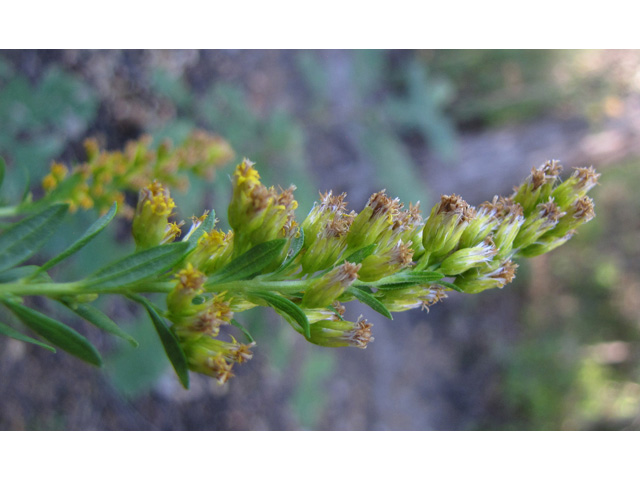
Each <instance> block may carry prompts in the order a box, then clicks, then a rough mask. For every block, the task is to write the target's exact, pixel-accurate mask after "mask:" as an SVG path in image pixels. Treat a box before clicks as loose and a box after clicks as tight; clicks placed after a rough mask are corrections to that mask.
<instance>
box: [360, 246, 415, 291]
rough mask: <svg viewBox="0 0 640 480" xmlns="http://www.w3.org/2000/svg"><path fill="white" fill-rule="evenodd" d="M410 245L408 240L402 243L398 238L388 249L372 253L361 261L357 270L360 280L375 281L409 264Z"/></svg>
mask: <svg viewBox="0 0 640 480" xmlns="http://www.w3.org/2000/svg"><path fill="white" fill-rule="evenodd" d="M410 247H411V242H410V241H409V243H408V244H404V243H402V240H398V243H397V244H396V245H394V246H393V247H391V248H390V249H387V250H386V251H383V252H380V251H377V252H374V253H372V254H371V255H369V256H368V257H366V258H365V259H364V260H363V261H362V267H361V268H360V271H359V272H358V276H359V278H360V280H362V281H364V282H375V281H376V280H380V279H381V278H382V277H386V276H388V275H391V274H392V273H395V272H397V271H399V270H402V269H403V268H405V267H407V266H409V265H411V260H412V259H413V250H412V249H411V248H410Z"/></svg>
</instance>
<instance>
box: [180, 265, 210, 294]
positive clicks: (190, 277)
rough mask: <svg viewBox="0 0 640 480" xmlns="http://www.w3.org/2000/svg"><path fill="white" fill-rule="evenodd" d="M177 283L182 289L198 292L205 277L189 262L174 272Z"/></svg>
mask: <svg viewBox="0 0 640 480" xmlns="http://www.w3.org/2000/svg"><path fill="white" fill-rule="evenodd" d="M176 279H177V280H178V284H179V285H180V286H181V288H182V290H184V291H188V292H199V291H200V289H201V288H202V285H203V284H204V282H205V281H206V280H207V277H206V276H205V275H204V274H203V273H202V272H201V271H199V270H198V269H196V268H194V267H193V265H191V264H190V263H189V264H187V266H186V268H183V269H182V270H180V271H179V272H178V273H177V274H176Z"/></svg>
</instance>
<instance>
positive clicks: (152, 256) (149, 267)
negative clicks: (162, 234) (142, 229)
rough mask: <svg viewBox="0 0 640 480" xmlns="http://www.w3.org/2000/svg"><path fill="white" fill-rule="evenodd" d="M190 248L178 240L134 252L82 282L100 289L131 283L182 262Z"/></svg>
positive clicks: (162, 271)
mask: <svg viewBox="0 0 640 480" xmlns="http://www.w3.org/2000/svg"><path fill="white" fill-rule="evenodd" d="M188 248H189V245H188V244H187V243H183V242H176V243H170V244H168V245H160V246H157V247H153V248H150V249H148V250H143V251H141V252H137V253H134V254H132V255H129V256H128V257H125V258H123V259H122V260H117V261H116V262H114V263H112V264H111V265H107V266H106V267H104V268H102V269H100V270H98V271H97V272H95V273H93V274H91V275H89V276H88V277H87V278H86V279H84V280H83V281H82V283H83V284H84V285H85V286H87V287H89V286H90V287H92V288H95V289H98V290H108V289H111V288H116V287H122V286H125V285H131V284H133V283H136V282H139V281H141V280H145V279H148V278H150V277H154V276H157V275H160V274H162V273H165V272H166V271H168V270H169V269H171V268H172V267H174V266H175V265H176V264H177V263H178V262H180V261H181V260H182V259H183V258H184V255H185V252H186V251H187V249H188Z"/></svg>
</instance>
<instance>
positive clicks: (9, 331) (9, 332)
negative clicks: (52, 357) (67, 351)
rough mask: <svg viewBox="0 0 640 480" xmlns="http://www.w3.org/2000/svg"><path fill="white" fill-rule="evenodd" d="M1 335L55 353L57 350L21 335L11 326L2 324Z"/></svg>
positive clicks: (0, 325) (0, 324) (0, 326)
mask: <svg viewBox="0 0 640 480" xmlns="http://www.w3.org/2000/svg"><path fill="white" fill-rule="evenodd" d="M0 335H5V336H7V337H11V338H15V339H16V340H20V341H22V342H28V343H33V344H34V345H38V346H39V347H42V348H46V349H47V350H49V351H51V352H53V353H55V352H56V349H55V348H53V347H52V346H50V345H47V344H46V343H42V342H39V341H38V340H36V339H34V338H31V337H29V336H27V335H25V334H23V333H20V332H19V331H18V330H16V329H14V328H12V327H10V326H9V325H5V324H4V323H2V322H0Z"/></svg>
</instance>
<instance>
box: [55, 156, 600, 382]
mask: <svg viewBox="0 0 640 480" xmlns="http://www.w3.org/2000/svg"><path fill="white" fill-rule="evenodd" d="M560 171H561V166H560V164H559V163H558V162H557V161H555V160H553V161H549V162H547V163H545V164H544V165H542V166H541V167H540V168H534V169H533V170H532V172H531V175H530V176H529V177H528V178H527V179H526V180H525V181H524V182H523V183H522V184H521V185H520V186H519V187H517V188H516V189H515V192H514V193H513V194H512V195H511V196H509V197H501V196H495V197H494V198H493V199H492V200H491V201H487V202H484V203H482V204H481V205H479V206H478V207H473V206H471V205H469V204H468V203H467V202H465V201H464V200H463V199H462V198H460V196H458V195H443V196H442V197H441V198H440V201H439V202H438V203H437V204H436V205H435V206H434V207H433V208H432V209H431V211H430V213H429V216H428V217H427V218H426V219H423V217H422V215H421V214H420V209H419V204H416V205H409V207H407V208H405V207H404V205H403V204H402V203H401V202H400V200H399V199H397V198H390V197H389V196H387V195H386V193H385V192H384V191H381V192H377V193H375V194H373V195H372V196H371V197H370V198H369V201H368V202H367V204H366V205H365V207H364V209H363V210H362V211H361V212H359V213H356V212H355V211H348V210H347V204H346V201H345V199H346V194H344V193H343V194H341V195H338V196H336V195H334V194H333V193H332V192H327V193H324V194H321V195H320V200H319V202H318V203H316V204H315V205H314V206H313V208H312V210H311V212H310V213H309V214H308V216H307V217H306V218H305V219H304V220H303V221H302V222H301V223H300V224H298V223H297V222H296V220H295V215H294V214H295V210H296V207H297V203H296V201H295V200H294V198H293V187H290V188H289V189H286V190H283V189H280V190H276V189H275V188H274V187H270V188H267V187H265V186H264V185H263V184H262V183H261V182H260V177H259V175H258V172H257V171H256V169H255V168H254V166H253V163H251V162H249V161H248V160H244V161H243V162H242V163H241V164H240V165H239V166H238V167H237V168H236V170H235V173H234V175H233V178H232V182H233V197H232V200H231V203H230V205H229V223H230V225H231V227H232V230H231V231H229V232H227V233H224V232H221V231H219V230H216V229H215V222H214V221H207V213H206V212H205V214H204V215H203V216H202V217H199V218H196V217H194V218H193V220H192V223H193V225H192V227H191V229H190V230H189V232H188V233H187V234H186V235H184V236H183V237H182V238H180V236H179V233H178V231H179V225H178V224H176V223H170V222H169V217H170V216H171V214H172V211H173V207H174V203H173V201H172V200H171V198H170V196H169V190H168V188H167V187H163V186H162V185H160V184H159V183H153V184H151V185H149V186H147V187H145V188H143V189H142V191H141V194H140V199H139V203H138V206H137V208H136V212H135V216H134V221H133V229H134V237H135V239H136V242H137V243H138V246H139V247H141V248H147V247H151V246H154V245H160V244H163V243H167V242H174V241H191V242H194V243H193V244H194V248H192V249H191V250H189V253H188V254H187V255H186V256H185V258H184V259H183V261H182V263H181V265H180V266H179V267H178V268H177V273H176V275H175V278H174V282H175V283H174V286H173V289H172V290H171V292H170V293H169V294H168V296H167V309H168V312H167V318H169V320H171V322H172V323H173V326H172V328H173V331H174V333H175V334H176V337H177V338H178V340H179V342H180V344H181V346H182V348H183V350H184V352H185V354H186V357H187V360H188V363H189V367H190V368H191V369H192V370H194V371H197V372H201V373H205V374H208V375H211V376H213V377H215V378H217V379H218V380H219V381H220V382H222V383H224V382H225V381H226V380H228V379H229V378H230V377H231V376H232V367H233V365H234V364H235V363H243V362H245V361H247V360H249V359H250V358H251V356H252V354H251V351H250V349H251V347H253V345H254V342H253V339H252V338H251V337H250V335H249V334H248V332H246V331H244V330H243V334H245V336H246V337H247V338H248V341H247V343H240V342H238V341H237V340H236V339H235V338H234V337H233V336H230V335H229V336H228V339H227V340H222V339H220V335H221V331H223V329H226V328H228V327H229V326H230V325H233V326H235V327H239V324H238V323H237V322H236V321H235V320H234V313H236V312H240V311H243V310H246V309H249V308H253V307H256V306H270V307H272V308H274V309H275V310H276V311H277V312H278V313H280V314H281V315H282V316H283V317H284V318H285V319H286V320H287V321H288V322H289V324H290V325H291V326H292V327H293V328H294V329H295V330H296V331H298V332H299V333H301V334H302V335H304V337H305V338H306V339H307V340H308V341H309V342H311V343H314V344H316V345H321V346H329V347H342V346H353V347H358V348H366V347H367V345H368V343H369V342H371V341H373V336H372V334H371V327H372V325H371V324H370V323H368V322H367V321H366V320H365V319H363V318H362V316H358V318H357V320H355V321H349V320H348V319H346V318H345V317H346V309H345V307H344V305H343V303H344V302H349V301H351V300H354V299H357V300H359V301H361V302H363V303H365V304H367V305H368V306H370V307H371V308H373V309H374V310H376V311H378V312H379V313H382V314H384V315H387V316H390V313H389V312H396V311H403V310H408V309H413V308H418V307H421V308H423V309H428V308H429V307H430V306H432V305H433V304H435V303H437V302H439V301H440V300H442V299H444V298H446V296H447V291H450V290H452V289H454V290H458V291H461V292H466V293H477V292H481V291H483V290H486V289H489V288H496V287H497V288H502V287H504V286H505V285H506V284H507V283H509V282H511V281H512V280H513V278H514V277H515V272H516V268H517V264H516V263H515V262H514V259H515V258H516V257H518V256H525V257H530V256H535V255H539V254H542V253H545V252H548V251H550V250H552V249H553V248H556V247H558V246H560V245H562V244H563V243H565V242H566V241H567V240H568V239H569V238H571V236H572V235H573V234H574V233H575V229H576V228H577V227H579V226H580V225H581V224H583V223H585V222H588V221H589V220H591V219H592V218H593V217H594V216H595V214H594V210H593V201H592V200H591V199H590V198H589V197H587V196H586V194H587V193H588V191H589V190H590V189H591V188H592V187H593V186H594V185H595V184H596V183H597V180H598V177H599V175H598V174H597V173H596V172H595V170H593V168H578V169H576V170H575V172H574V173H573V175H572V176H571V177H570V178H568V179H567V180H565V181H564V182H560V179H559V173H560ZM52 175H53V172H52ZM209 220H211V219H209ZM205 225H207V228H203V227H204V226H205ZM193 235H197V239H196V238H191V237H192V236H193ZM269 252H272V253H269ZM243 269H244V270H243ZM242 272H245V273H246V274H242ZM445 278H446V279H447V281H445V280H443V279H445Z"/></svg>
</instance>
